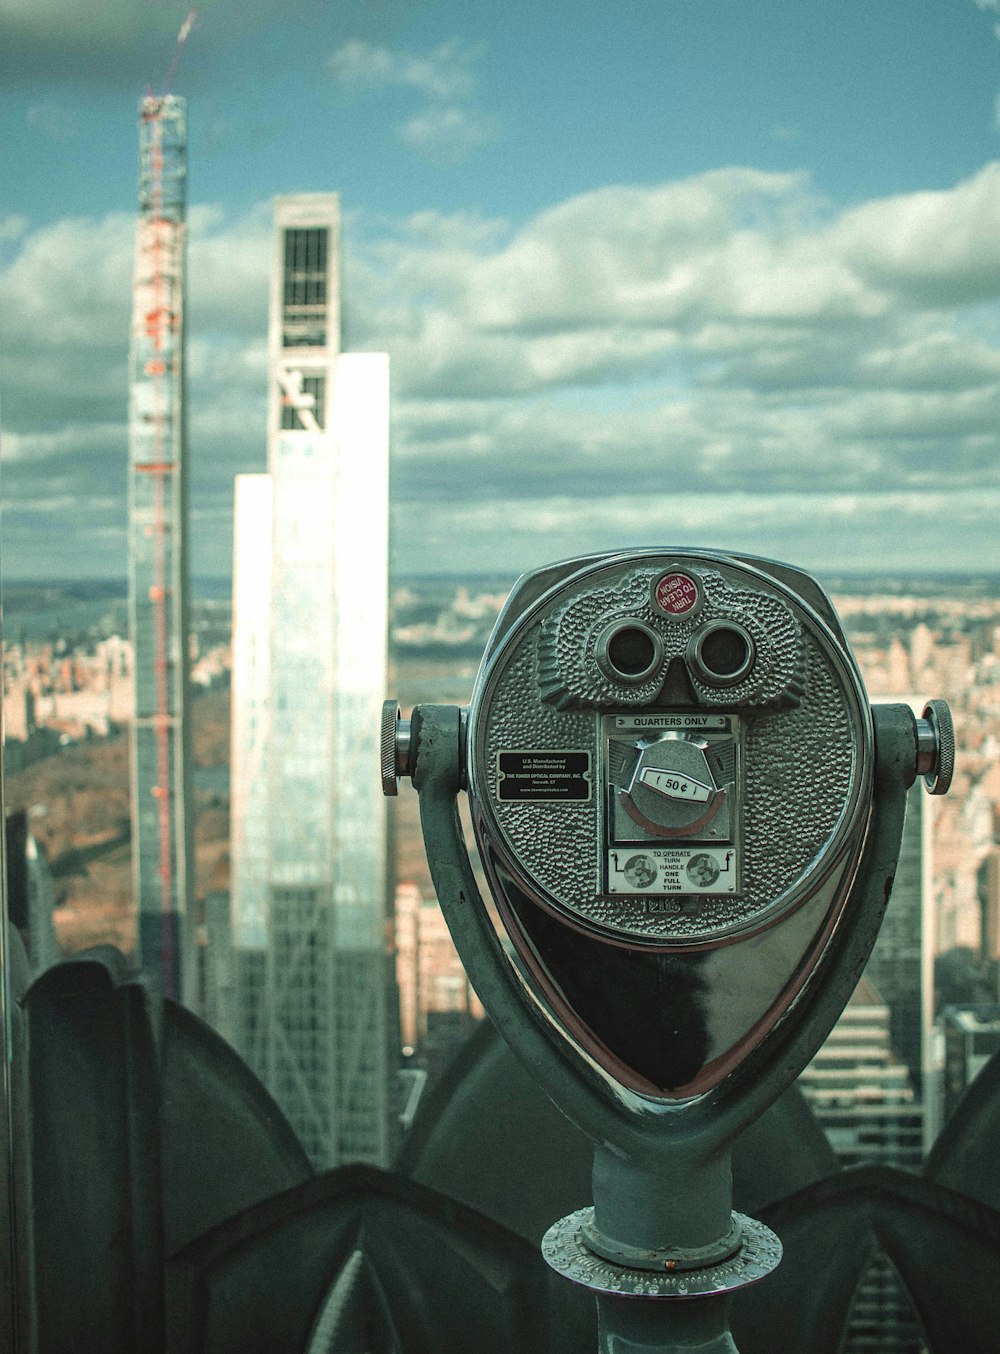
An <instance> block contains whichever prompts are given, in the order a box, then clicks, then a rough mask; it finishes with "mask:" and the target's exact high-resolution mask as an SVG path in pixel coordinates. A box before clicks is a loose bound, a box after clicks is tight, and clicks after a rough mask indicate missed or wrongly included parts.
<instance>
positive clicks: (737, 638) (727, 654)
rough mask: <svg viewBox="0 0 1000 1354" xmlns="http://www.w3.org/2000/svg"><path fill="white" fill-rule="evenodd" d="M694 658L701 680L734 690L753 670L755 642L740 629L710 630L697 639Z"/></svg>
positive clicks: (720, 626) (719, 626) (718, 627)
mask: <svg viewBox="0 0 1000 1354" xmlns="http://www.w3.org/2000/svg"><path fill="white" fill-rule="evenodd" d="M692 658H693V663H694V668H695V670H696V672H697V673H698V675H699V676H700V677H703V678H705V679H706V680H707V681H709V682H715V683H717V684H718V685H722V686H732V685H733V684H735V683H736V682H739V681H742V679H743V678H744V677H745V676H746V675H747V673H748V672H749V671H750V669H751V668H752V667H753V660H754V647H753V640H752V639H751V638H750V636H749V635H748V634H747V632H746V631H745V630H744V629H743V627H742V626H740V625H730V624H725V623H722V624H717V625H712V626H707V627H706V628H705V629H704V630H702V631H701V633H700V634H699V635H698V636H697V637H696V639H695V644H694V652H693V654H692Z"/></svg>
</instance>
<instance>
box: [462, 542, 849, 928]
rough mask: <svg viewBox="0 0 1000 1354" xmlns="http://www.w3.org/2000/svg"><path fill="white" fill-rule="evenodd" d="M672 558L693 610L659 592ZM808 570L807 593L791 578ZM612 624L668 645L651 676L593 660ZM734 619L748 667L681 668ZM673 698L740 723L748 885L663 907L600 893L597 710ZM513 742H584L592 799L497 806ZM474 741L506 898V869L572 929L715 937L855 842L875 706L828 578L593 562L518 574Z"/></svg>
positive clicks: (758, 564)
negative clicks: (747, 649)
mask: <svg viewBox="0 0 1000 1354" xmlns="http://www.w3.org/2000/svg"><path fill="white" fill-rule="evenodd" d="M670 570H678V571H683V572H684V573H685V574H686V575H688V576H690V577H691V578H693V579H694V580H695V581H696V584H697V586H698V588H699V589H700V592H701V596H700V599H699V605H698V606H697V608H695V609H694V610H693V611H692V612H691V613H690V614H688V615H686V616H681V617H672V616H668V615H664V614H663V613H662V611H660V610H659V609H658V608H657V606H656V605H655V602H654V601H653V600H652V598H651V592H652V589H653V586H654V585H655V580H656V578H657V576H659V575H663V574H664V573H665V572H668V571H670ZM799 578H801V579H802V584H801V588H800V589H799V590H793V589H792V588H791V587H789V586H788V583H789V581H791V580H797V579H799ZM817 602H818V603H819V606H817V605H815V603H817ZM821 610H822V614H821ZM617 618H632V619H634V620H636V621H637V622H639V623H640V624H641V625H642V626H644V627H648V628H649V629H650V630H652V631H653V632H654V633H655V634H656V635H657V636H658V637H659V639H660V641H661V643H662V650H663V655H662V662H661V663H660V664H659V666H658V668H657V670H656V671H655V672H654V673H653V674H652V675H651V676H650V677H649V678H648V679H647V680H645V681H643V682H641V683H625V682H622V683H617V684H616V683H615V682H614V681H613V680H612V679H611V678H609V676H608V675H607V672H606V670H605V667H604V666H602V665H601V664H600V663H599V662H598V660H597V656H596V650H597V645H598V642H599V640H600V638H601V636H602V634H603V633H604V632H605V631H606V630H607V627H608V625H609V623H612V622H613V621H614V620H616V619H617ZM726 620H729V621H732V622H733V623H734V624H735V625H737V626H739V627H741V628H742V629H744V630H745V631H746V632H747V633H749V635H750V636H751V638H752V641H753V645H754V648H755V650H756V654H755V659H756V661H755V663H754V665H753V667H752V669H751V671H750V673H749V674H748V675H747V677H746V678H745V679H743V680H741V681H739V682H737V683H735V684H727V685H719V686H717V687H715V688H714V689H713V688H710V687H708V685H707V684H706V683H705V682H704V681H702V680H701V679H700V678H699V676H698V674H697V673H696V672H694V673H693V672H691V671H690V669H689V668H685V669H684V670H683V672H681V665H682V664H683V660H684V655H685V652H686V650H687V648H688V646H689V644H690V642H691V637H692V635H693V634H695V633H696V632H697V631H698V629H699V627H704V626H706V625H710V624H714V623H717V622H719V621H726ZM678 683H682V685H678ZM678 691H683V696H682V698H681V700H680V701H678V697H677V693H678ZM678 709H681V710H685V711H696V712H697V711H711V712H719V711H727V712H732V713H733V714H735V715H738V716H739V717H740V721H741V724H742V727H743V749H742V754H743V786H742V800H741V803H742V809H741V811H742V817H743V822H742V832H743V840H744V843H745V846H744V849H743V862H742V873H741V887H740V890H739V892H738V894H736V895H730V896H722V895H710V896H705V897H701V898H697V899H685V900H681V905H680V906H679V907H678V909H677V910H674V911H670V912H663V911H653V910H650V905H649V903H648V901H647V900H646V899H644V898H642V897H638V896H637V897H634V898H629V897H627V896H623V895H621V894H615V895H613V896H612V895H609V893H608V892H607V890H606V888H605V887H604V882H603V877H602V864H601V859H600V850H599V848H598V846H597V845H595V844H599V843H600V842H601V841H602V840H603V839H604V836H605V834H606V826H605V822H604V814H605V805H604V804H603V801H602V794H601V793H600V790H601V787H602V786H603V784H604V778H605V770H606V768H605V766H604V757H605V749H604V748H603V747H602V736H601V717H602V714H606V713H608V712H621V711H628V712H630V713H636V712H642V711H650V712H657V711H663V710H669V711H676V710H678ZM510 748H520V749H534V750H539V751H544V750H545V749H559V750H567V749H577V750H581V751H585V752H587V753H588V754H589V756H590V759H591V762H590V764H591V780H592V786H593V793H592V794H591V795H590V797H589V799H587V800H585V801H584V800H580V801H579V802H573V803H566V802H532V803H530V804H524V803H520V802H514V803H506V802H503V801H502V800H501V799H500V798H499V794H498V770H497V767H498V753H499V752H500V751H501V750H503V749H510ZM467 749H468V763H469V769H468V782H469V794H470V800H471V802H472V807H473V822H474V824H475V828H476V833H477V839H478V842H479V846H480V851H481V854H482V856H483V859H484V864H485V866H486V869H487V873H488V874H490V876H491V884H492V885H493V887H494V890H495V891H496V890H497V889H499V891H500V892H501V893H503V892H504V889H505V885H504V882H503V880H504V878H509V879H511V880H513V881H514V882H515V883H516V886H517V888H518V889H519V890H521V891H522V892H523V893H524V894H525V896H527V897H528V898H530V899H531V900H532V901H533V902H537V903H539V904H541V906H542V907H544V908H547V909H549V910H550V911H552V912H554V913H556V914H557V915H559V916H561V917H562V918H563V919H564V920H569V921H570V922H571V923H572V924H574V925H576V926H581V927H583V928H585V929H587V930H588V931H591V932H596V933H598V934H603V935H604V936H605V937H606V938H608V939H613V940H614V939H617V940H619V941H620V942H625V943H629V944H639V945H644V946H654V947H658V948H659V947H662V948H674V947H684V948H691V947H701V946H705V945H714V944H718V943H720V942H725V941H727V940H730V939H732V938H734V937H738V936H742V935H746V934H750V933H754V932H756V931H759V930H761V929H762V928H765V927H767V926H770V925H771V924H773V923H774V922H775V921H777V920H778V919H779V918H780V917H782V916H783V915H785V914H786V913H788V912H789V911H791V910H793V909H795V908H796V907H797V906H798V905H799V904H800V903H801V902H802V901H803V900H804V899H805V898H806V897H809V896H812V895H813V894H815V893H816V891H817V890H818V889H819V888H821V886H822V885H823V883H824V882H825V881H826V880H828V879H829V878H830V877H831V876H832V875H833V873H834V872H835V871H843V869H844V864H845V861H846V860H848V859H849V858H850V857H851V856H853V855H855V854H856V852H857V850H858V847H859V843H860V840H861V837H862V836H863V832H864V827H865V823H866V819H867V812H868V806H869V802H870V794H871V775H872V732H871V715H870V710H869V706H868V702H867V699H866V696H865V693H864V688H863V685H862V683H861V679H860V677H859V675H858V672H857V669H856V666H855V665H854V662H853V659H852V658H851V656H850V653H849V650H848V649H847V647H846V643H845V641H844V639H843V635H842V634H841V633H840V631H839V627H838V626H837V622H836V618H835V616H834V613H833V610H832V607H830V606H829V603H828V602H827V601H826V599H825V597H824V595H823V594H822V592H821V591H820V589H819V588H818V585H817V584H816V583H815V582H814V580H812V579H810V578H809V577H808V576H807V575H798V574H797V573H796V571H794V570H790V569H789V568H788V567H787V566H769V565H768V562H766V561H758V560H747V559H744V558H738V557H735V556H722V555H714V554H709V553H707V552H706V553H699V552H694V551H691V552H688V551H680V550H671V551H652V550H650V551H635V552H628V553H623V554H619V555H613V556H603V557H591V558H588V559H586V560H578V561H570V562H568V563H567V564H565V565H563V566H558V567H555V568H552V569H550V570H547V571H545V573H544V575H541V576H530V577H529V578H527V579H526V580H523V581H522V584H521V585H519V587H518V589H515V592H514V593H513V594H512V598H511V602H510V603H509V604H508V609H507V610H506V611H505V613H504V614H503V615H502V616H501V618H500V620H499V621H498V624H497V628H496V630H495V632H494V636H493V639H492V640H491V642H490V645H489V647H488V649H487V653H486V656H485V657H484V660H483V666H482V668H481V670H480V677H479V680H478V682H477V685H476V689H475V692H474V694H473V699H472V703H471V706H470V711H469V723H468V743H467Z"/></svg>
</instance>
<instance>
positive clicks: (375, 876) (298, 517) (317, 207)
mask: <svg viewBox="0 0 1000 1354" xmlns="http://www.w3.org/2000/svg"><path fill="white" fill-rule="evenodd" d="M338 239H339V209H338V202H337V198H336V196H334V195H332V194H308V195H303V196H298V197H287V198H279V199H278V203H277V211H276V256H275V263H274V272H273V278H272V292H271V323H270V338H269V367H270V381H271V390H270V404H269V409H270V412H269V424H268V473H267V475H266V476H253V477H247V478H243V477H241V481H240V483H239V486H238V490H237V492H238V495H239V497H238V501H237V514H238V515H237V526H236V547H235V548H236V556H235V560H236V576H235V580H234V608H235V615H234V652H233V733H234V740H233V745H234V750H235V759H234V764H233V777H232V794H233V804H232V808H233V838H232V871H233V875H232V920H233V939H234V947H235V949H234V963H235V972H236V974H237V984H238V993H239V995H238V1005H239V1012H238V1023H239V1030H240V1032H239V1037H238V1041H237V1042H238V1044H239V1045H240V1047H241V1048H242V1049H243V1051H244V1053H245V1054H246V1055H247V1056H248V1058H249V1060H250V1062H251V1064H252V1065H253V1066H254V1068H255V1070H256V1071H257V1072H258V1074H259V1075H260V1076H261V1077H262V1079H263V1080H264V1081H265V1083H266V1084H267V1086H268V1087H269V1089H270V1090H271V1092H272V1094H273V1095H274V1096H275V1097H276V1099H277V1100H278V1102H279V1104H280V1105H281V1106H282V1108H283V1109H284V1111H285V1113H286V1114H287V1115H288V1117H289V1119H290V1120H291V1122H292V1124H293V1126H294V1127H295V1129H296V1131H297V1132H298V1134H299V1136H300V1138H301V1140H302V1142H303V1144H304V1145H305V1147H306V1148H307V1150H308V1151H309V1153H310V1155H311V1156H312V1158H313V1160H314V1162H315V1163H316V1164H317V1165H318V1166H324V1167H326V1166H335V1165H337V1164H339V1163H341V1162H346V1161H369V1162H374V1163H379V1164H383V1165H385V1164H388V1162H389V1160H390V1158H391V1155H392V1151H393V1146H394V1138H395V1134H396V1130H397V1116H398V1106H397V1098H398V1079H397V1067H398V1060H399V1027H398V1008H397V999H396V987H395V980H394V975H393V971H392V956H391V953H390V935H391V925H390V922H391V898H390V894H389V888H390V881H389V871H388V861H387V836H386V818H385V805H384V801H383V799H382V796H381V794H380V789H379V781H378V775H377V765H378V755H377V747H378V728H379V714H380V708H381V702H382V700H383V698H384V694H385V688H386V633H387V606H388V414H389V404H388V398H389V386H388V376H389V372H388V358H387V357H385V356H384V355H382V354H341V353H340V351H339V347H340V297H339V271H338V263H337V260H338ZM265 554H267V555H268V559H267V560H265V559H264V558H263V556H264V555H265Z"/></svg>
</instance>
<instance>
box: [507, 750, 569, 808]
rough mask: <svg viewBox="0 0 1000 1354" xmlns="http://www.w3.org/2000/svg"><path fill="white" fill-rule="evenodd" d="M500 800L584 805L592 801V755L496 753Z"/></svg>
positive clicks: (524, 752) (523, 752) (546, 751)
mask: <svg viewBox="0 0 1000 1354" xmlns="http://www.w3.org/2000/svg"><path fill="white" fill-rule="evenodd" d="M497 769H498V771H499V775H498V776H497V798H498V799H502V800H531V801H533V802H535V803H541V802H552V801H556V800H573V801H577V802H584V801H586V800H588V799H589V798H590V785H591V782H590V753H589V752H558V751H557V752H552V751H550V750H549V749H548V748H540V749H538V750H533V751H523V750H522V751H518V752H498V753H497Z"/></svg>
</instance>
